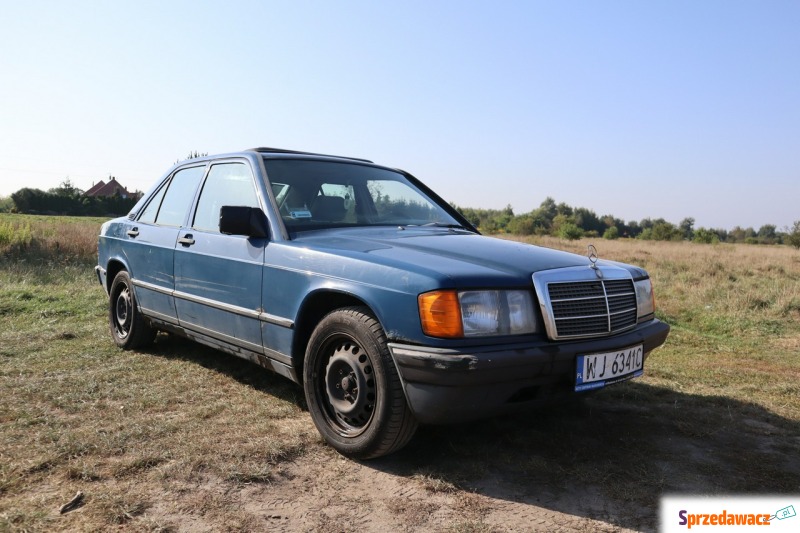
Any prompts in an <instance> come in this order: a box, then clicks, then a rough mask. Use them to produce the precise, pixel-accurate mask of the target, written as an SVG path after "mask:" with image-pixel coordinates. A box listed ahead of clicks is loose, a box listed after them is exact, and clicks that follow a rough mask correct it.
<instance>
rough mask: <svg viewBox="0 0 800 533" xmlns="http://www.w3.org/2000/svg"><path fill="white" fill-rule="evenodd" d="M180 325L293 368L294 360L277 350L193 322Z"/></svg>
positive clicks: (183, 322)
mask: <svg viewBox="0 0 800 533" xmlns="http://www.w3.org/2000/svg"><path fill="white" fill-rule="evenodd" d="M180 325H181V327H182V328H184V329H185V330H187V331H194V332H196V333H200V334H202V335H205V336H207V337H211V338H213V339H216V340H218V341H222V342H225V343H227V344H231V345H233V346H238V347H239V348H244V349H245V350H249V351H251V352H255V353H257V354H263V355H266V356H267V357H269V358H270V359H275V360H276V361H279V362H281V363H284V364H286V365H290V366H291V364H292V358H291V357H289V356H288V355H284V354H282V353H281V352H276V351H275V350H272V349H270V348H265V347H263V346H261V345H260V344H255V343H252V342H250V341H245V340H242V339H237V338H236V337H231V336H230V335H227V334H225V333H221V332H219V331H216V330H213V329H209V328H205V327H203V326H198V325H197V324H192V323H191V322H186V321H182V322H181V323H180Z"/></svg>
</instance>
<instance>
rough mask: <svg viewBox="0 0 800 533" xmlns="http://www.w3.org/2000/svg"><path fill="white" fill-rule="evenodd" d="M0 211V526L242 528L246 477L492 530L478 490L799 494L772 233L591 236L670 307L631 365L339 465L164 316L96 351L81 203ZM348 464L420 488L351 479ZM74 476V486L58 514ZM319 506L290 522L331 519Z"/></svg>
mask: <svg viewBox="0 0 800 533" xmlns="http://www.w3.org/2000/svg"><path fill="white" fill-rule="evenodd" d="M0 224H6V225H8V224H13V225H14V226H15V228H17V227H23V228H24V227H25V225H26V224H27V225H29V226H30V230H31V243H34V242H35V243H37V244H35V245H34V244H31V245H30V246H29V248H28V253H25V250H23V249H16V250H10V248H6V249H0V252H2V255H0V396H1V397H2V398H3V402H1V403H0V531H23V530H30V531H37V530H38V531H49V530H63V531H69V530H84V531H95V530H107V529H113V528H119V527H130V528H131V529H134V530H139V531H142V530H146V531H170V530H184V529H188V530H199V531H203V530H258V529H260V528H262V527H264V524H265V522H264V520H265V518H264V516H262V515H259V512H260V511H259V510H258V508H254V507H253V506H252V503H251V502H250V501H249V500H248V499H247V498H246V497H245V495H247V494H252V493H254V491H255V493H257V494H260V495H262V497H268V496H269V495H270V494H275V493H280V494H281V495H282V496H281V497H284V498H285V499H286V500H291V501H294V500H295V499H297V500H298V501H314V502H318V501H331V502H334V503H336V505H337V507H336V508H335V509H336V510H337V511H336V512H342V513H344V515H347V513H346V509H348V506H352V508H353V509H359V506H360V505H363V502H364V501H370V502H373V504H375V505H378V502H384V503H383V504H382V508H383V509H386V513H387V516H389V517H390V519H392V520H396V522H394V524H395V526H396V527H401V526H402V527H406V524H411V525H412V526H413V527H412V526H409V527H411V528H412V529H415V530H420V531H426V530H434V529H435V530H447V529H448V528H449V529H450V530H454V531H492V530H499V531H502V530H505V529H509V527H498V526H497V524H498V523H502V520H503V516H504V515H503V514H502V513H501V512H500V511H497V512H496V513H495V514H494V515H492V508H491V504H490V503H489V502H497V501H506V502H510V503H509V505H510V504H511V503H514V504H515V505H517V504H519V505H523V504H524V505H523V507H524V506H525V505H528V506H535V505H539V506H546V507H547V508H548V509H550V510H552V511H553V512H558V513H561V514H562V515H563V514H566V515H570V516H575V517H577V518H581V519H586V518H587V517H588V518H597V517H600V518H602V519H603V520H605V521H606V522H609V523H612V524H616V525H619V526H622V527H627V528H631V529H644V530H647V529H651V528H652V527H654V523H655V522H654V520H655V518H654V516H655V515H654V509H655V506H656V502H657V498H658V496H659V495H660V494H662V493H664V492H680V491H693V492H709V493H713V492H728V493H730V492H795V493H796V492H800V484H798V483H799V482H798V479H800V464H799V463H798V459H797V453H796V452H797V449H798V448H797V447H798V445H800V389H798V383H800V357H798V356H800V252H797V251H795V250H793V249H789V248H785V247H761V246H746V245H732V246H731V245H719V246H710V245H695V244H691V243H654V242H640V241H599V242H598V241H595V245H596V246H597V247H598V249H599V251H600V255H601V257H603V258H608V259H614V260H620V261H626V262H632V263H635V264H639V265H642V266H645V267H646V268H648V270H649V271H650V273H651V275H652V277H653V279H654V283H655V286H656V293H657V298H658V306H659V311H658V313H659V315H660V316H661V317H662V318H664V319H666V320H667V321H668V322H669V323H670V324H671V325H672V326H673V332H672V334H671V336H670V338H669V340H668V343H667V345H666V346H665V347H663V348H661V349H660V350H658V351H657V352H656V353H654V354H653V356H652V357H651V358H650V359H648V362H647V365H646V368H645V377H644V378H642V379H639V380H636V381H635V382H632V383H628V384H625V385H621V386H618V387H613V388H609V389H608V390H607V391H602V392H601V393H599V394H596V395H594V396H593V397H592V398H591V399H590V400H588V401H587V402H585V404H583V405H578V406H564V407H559V408H551V409H545V410H542V411H540V412H535V413H533V414H525V415H521V416H518V417H510V418H502V419H496V420H489V421H485V422H482V423H478V424H471V425H459V426H454V427H440V428H423V429H422V430H421V431H420V433H419V435H418V436H417V438H415V439H414V440H413V441H412V442H411V444H410V445H409V447H408V448H407V449H405V450H403V451H401V452H400V453H398V454H397V455H395V456H393V457H391V458H387V459H383V460H379V461H374V462H371V463H369V464H367V465H361V464H357V463H354V462H351V461H346V460H343V459H341V458H338V457H337V456H336V455H335V454H334V453H333V452H331V451H330V450H329V449H328V448H326V447H325V446H323V445H322V444H321V441H320V438H319V437H318V435H317V433H316V431H315V429H314V427H313V425H312V423H311V421H310V418H309V416H308V414H307V413H306V412H305V410H304V404H303V400H302V392H301V390H300V389H299V388H298V387H297V386H295V385H293V384H291V383H289V382H288V381H286V380H284V379H282V378H279V377H277V376H273V375H271V374H268V373H266V372H264V371H262V370H260V369H259V368H257V367H255V366H253V365H250V364H249V363H246V362H244V361H240V360H238V359H235V358H232V357H229V356H226V355H224V354H220V353H218V352H215V351H213V350H210V349H206V348H203V347H201V346H198V345H196V344H193V343H191V342H188V341H183V340H180V339H174V338H171V337H168V336H165V335H162V336H160V337H159V339H158V342H157V343H156V345H155V347H154V348H153V349H152V350H150V351H148V352H147V353H139V352H121V351H119V350H117V349H116V348H115V347H114V346H113V343H112V342H111V340H110V339H109V335H108V332H107V329H106V328H107V326H106V300H105V295H104V293H103V291H102V289H101V288H100V287H99V285H98V284H97V281H96V279H95V278H94V274H93V272H92V266H93V264H94V259H93V258H94V253H95V246H96V244H95V238H96V237H95V236H96V234H97V229H98V226H99V224H100V221H99V220H97V219H90V220H85V219H74V220H73V219H62V218H58V219H47V218H44V217H31V218H25V217H0ZM538 242H539V243H540V244H545V245H549V246H554V247H560V248H570V249H572V250H573V251H577V252H581V253H582V252H583V251H584V250H585V247H586V244H587V243H588V241H579V242H577V243H567V242H564V241H558V240H554V239H545V240H540V241H538ZM56 243H57V246H56ZM65 249H66V250H68V251H66V252H65ZM34 252H35V253H34ZM332 468H333V470H332ZM370 469H374V471H380V472H381V473H389V474H391V475H392V476H393V478H397V479H398V480H399V481H398V483H403V484H405V486H409V487H416V488H417V489H419V491H421V492H422V494H424V495H425V496H424V497H423V496H420V497H419V499H416V500H410V499H406V500H403V499H402V497H398V496H394V497H393V496H392V495H391V494H381V491H380V488H379V487H373V488H372V489H371V491H372V492H370V493H369V494H368V495H367V496H366V497H365V496H364V495H363V494H361V495H359V494H352V496H351V492H352V491H354V490H355V489H356V488H357V487H358V486H359V483H363V482H364V480H365V479H370V477H374V476H370ZM365 470H366V472H365ZM374 471H373V473H374ZM326 483H327V484H328V485H326ZM254 487H255V489H254ZM327 487H335V488H336V490H335V492H334V493H331V492H326V491H327V490H328V488H327ZM78 490H81V491H83V492H84V493H85V494H86V500H85V502H84V503H83V505H82V506H81V507H80V508H79V509H77V510H75V511H72V512H70V513H67V514H65V515H59V513H58V508H59V506H60V505H62V504H63V503H65V502H66V501H68V500H69V499H70V498H71V497H72V496H73V495H74V494H75V492H76V491H78ZM281 491H283V492H281ZM400 494H404V492H402V491H401V492H400ZM303 498H306V499H303ZM315 505H319V504H315ZM476 510H477V511H480V512H476ZM364 512H365V511H363V510H361V511H358V513H361V514H358V513H356V514H358V516H361V515H362V514H363V513H364ZM344 515H343V516H344ZM298 516H300V515H298ZM443 516H448V517H454V518H451V520H452V522H451V523H450V525H449V526H448V525H446V524H445V525H443V523H442V522H441V520H442V517H443ZM520 516H522V518H521V520H522V519H524V520H528V518H526V516H527V515H524V513H523V515H520ZM268 518H269V517H268ZM323 518H324V516H323V515H319V516H313V517H309V518H307V520H309V521H307V522H303V523H302V524H305V525H304V526H302V525H301V526H299V527H298V529H303V528H304V527H305V529H309V528H312V529H313V528H316V529H318V530H326V528H328V529H330V527H334V528H335V527H337V526H339V525H341V524H339V523H338V522H337V523H325V524H323V523H322V522H320V521H321V520H323ZM436 520H439V521H438V522H436ZM340 529H341V528H340Z"/></svg>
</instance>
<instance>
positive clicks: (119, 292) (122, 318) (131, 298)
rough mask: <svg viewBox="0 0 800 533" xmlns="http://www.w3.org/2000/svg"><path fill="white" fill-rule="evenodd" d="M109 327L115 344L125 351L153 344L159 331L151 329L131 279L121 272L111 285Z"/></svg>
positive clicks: (123, 271)
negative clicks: (141, 310) (138, 301)
mask: <svg viewBox="0 0 800 533" xmlns="http://www.w3.org/2000/svg"><path fill="white" fill-rule="evenodd" d="M108 325H109V328H110V329H111V337H112V338H113V339H114V343H115V344H116V345H117V346H119V347H120V348H124V349H125V350H134V349H137V348H144V347H145V346H148V345H149V344H152V342H153V340H154V339H155V337H156V333H157V331H156V330H154V329H153V328H151V327H150V325H149V324H148V323H147V322H146V321H145V319H144V317H143V316H142V313H141V312H140V311H139V304H138V303H137V302H136V295H135V293H134V292H133V284H132V283H131V277H130V276H129V275H128V273H127V272H126V271H125V270H122V271H120V272H119V273H118V274H117V275H116V277H114V281H113V282H112V283H111V291H110V292H109V300H108Z"/></svg>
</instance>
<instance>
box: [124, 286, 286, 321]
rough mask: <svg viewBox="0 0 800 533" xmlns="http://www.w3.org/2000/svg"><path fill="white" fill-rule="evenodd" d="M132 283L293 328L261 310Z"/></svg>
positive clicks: (278, 317)
mask: <svg viewBox="0 0 800 533" xmlns="http://www.w3.org/2000/svg"><path fill="white" fill-rule="evenodd" d="M132 281H133V284H134V285H135V286H136V287H142V288H144V289H148V290H151V291H155V292H159V293H161V294H166V295H167V296H172V297H174V298H180V299H181V300H185V301H187V302H192V303H196V304H200V305H206V306H208V307H213V308H214V309H219V310H220V311H226V312H228V313H233V314H235V315H240V316H244V317H247V318H252V319H253V320H259V321H261V322H267V323H268V324H275V325H276V326H281V327H284V328H289V329H291V328H293V327H294V320H291V319H289V318H283V317H280V316H276V315H271V314H269V313H265V312H264V311H263V310H261V309H247V308H246V307H240V306H238V305H232V304H227V303H225V302H220V301H218V300H212V299H210V298H204V297H202V296H195V295H193V294H189V293H186V292H182V291H176V290H171V289H166V288H164V287H161V286H160V285H154V284H153V283H147V282H146V281H139V280H136V279H135V280H132Z"/></svg>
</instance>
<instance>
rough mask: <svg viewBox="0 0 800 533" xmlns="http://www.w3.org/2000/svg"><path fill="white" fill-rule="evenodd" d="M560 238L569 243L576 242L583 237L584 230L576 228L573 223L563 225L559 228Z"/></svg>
mask: <svg viewBox="0 0 800 533" xmlns="http://www.w3.org/2000/svg"><path fill="white" fill-rule="evenodd" d="M559 216H561V215H559ZM558 236H559V237H561V238H562V239H567V240H568V241H575V240H578V239H580V238H581V237H583V230H582V229H581V228H579V227H578V226H576V225H575V224H574V223H573V222H567V223H565V224H561V226H560V227H559V228H558Z"/></svg>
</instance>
